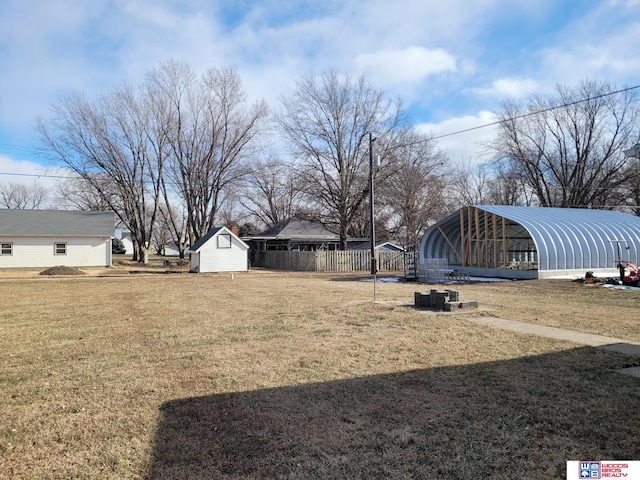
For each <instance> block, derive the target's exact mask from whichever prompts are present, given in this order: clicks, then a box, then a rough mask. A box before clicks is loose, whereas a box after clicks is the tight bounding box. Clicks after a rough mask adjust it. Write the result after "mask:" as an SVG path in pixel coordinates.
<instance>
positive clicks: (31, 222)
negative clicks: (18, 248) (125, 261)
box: [0, 209, 115, 237]
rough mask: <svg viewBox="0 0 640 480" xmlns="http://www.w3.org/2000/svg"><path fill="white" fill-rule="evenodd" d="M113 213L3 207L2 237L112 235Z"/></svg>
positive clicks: (0, 223)
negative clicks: (7, 208) (8, 208)
mask: <svg viewBox="0 0 640 480" xmlns="http://www.w3.org/2000/svg"><path fill="white" fill-rule="evenodd" d="M114 233H115V217H114V214H113V212H81V211H75V210H2V209H0V235H2V236H30V237H31V236H38V237H40V236H49V237H51V236H55V237H61V236H65V237H113V236H114Z"/></svg>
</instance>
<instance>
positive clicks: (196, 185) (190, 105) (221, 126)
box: [147, 61, 267, 244]
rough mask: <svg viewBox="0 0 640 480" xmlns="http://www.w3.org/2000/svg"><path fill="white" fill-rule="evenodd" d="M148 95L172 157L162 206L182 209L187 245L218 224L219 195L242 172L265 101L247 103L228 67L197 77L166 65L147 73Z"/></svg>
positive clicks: (172, 64)
mask: <svg viewBox="0 0 640 480" xmlns="http://www.w3.org/2000/svg"><path fill="white" fill-rule="evenodd" d="M147 88H148V92H149V97H150V98H152V99H153V101H154V103H155V104H156V105H157V108H156V110H157V111H162V112H163V114H162V115H163V135H164V139H165V140H166V142H167V143H168V146H169V148H170V152H171V157H170V162H169V164H168V165H167V167H168V168H167V171H166V176H165V177H164V178H163V183H162V189H163V193H164V198H165V202H166V203H167V204H171V203H173V202H174V200H175V198H173V197H175V196H177V197H179V198H180V199H181V201H182V202H183V203H184V205H185V210H186V217H187V234H188V236H189V239H190V242H191V244H193V243H194V242H195V241H196V240H198V239H199V238H200V237H201V236H203V235H204V234H206V233H207V231H209V230H210V229H211V228H212V227H213V226H214V225H215V222H216V220H217V218H216V215H217V213H218V209H219V208H220V202H221V200H222V197H221V195H222V193H223V191H224V190H225V189H227V188H229V187H230V186H231V185H232V184H234V182H237V181H238V180H239V179H240V178H241V177H242V176H243V175H244V174H245V173H246V165H245V160H246V159H247V158H250V157H251V156H252V155H253V153H254V148H255V146H256V142H255V140H256V137H257V136H258V135H259V134H260V133H262V132H263V131H264V128H265V125H266V124H265V120H266V118H267V107H266V104H265V103H264V102H257V103H255V104H253V105H248V102H247V98H246V95H245V93H244V91H243V89H242V84H241V81H240V77H239V76H238V75H237V74H236V73H235V72H234V71H233V70H231V69H210V70H208V71H207V72H206V73H205V74H204V75H202V76H201V77H197V76H196V75H195V74H194V73H193V71H192V70H191V69H190V68H189V67H188V66H187V65H185V64H183V63H179V62H175V61H170V62H167V63H165V64H163V65H162V66H161V67H160V68H158V69H156V70H154V71H153V72H151V73H150V74H149V75H148V78H147Z"/></svg>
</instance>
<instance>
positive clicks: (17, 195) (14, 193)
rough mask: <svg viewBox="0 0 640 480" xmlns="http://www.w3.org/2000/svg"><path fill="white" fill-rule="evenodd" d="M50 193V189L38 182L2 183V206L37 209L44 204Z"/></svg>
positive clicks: (0, 187) (0, 185)
mask: <svg viewBox="0 0 640 480" xmlns="http://www.w3.org/2000/svg"><path fill="white" fill-rule="evenodd" d="M48 195H49V192H48V190H47V189H46V188H44V187H43V186H42V185H40V184H39V183H37V182H33V183H32V184H31V185H25V184H24V183H13V182H12V183H7V184H2V183H0V206H2V207H4V208H13V209H22V210H37V209H39V208H41V207H42V206H43V205H44V203H45V202H46V200H47V197H48Z"/></svg>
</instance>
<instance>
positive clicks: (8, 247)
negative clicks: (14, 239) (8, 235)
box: [0, 242, 13, 255]
mask: <svg viewBox="0 0 640 480" xmlns="http://www.w3.org/2000/svg"><path fill="white" fill-rule="evenodd" d="M0 255H13V243H8V242H7V243H3V244H2V245H0Z"/></svg>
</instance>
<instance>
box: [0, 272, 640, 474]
mask: <svg viewBox="0 0 640 480" xmlns="http://www.w3.org/2000/svg"><path fill="white" fill-rule="evenodd" d="M357 280H358V278H357V276H354V275H322V274H295V273H273V272H255V271H254V272H250V273H248V274H236V275H235V276H234V279H233V280H232V279H231V278H230V276H229V275H207V274H200V275H194V274H176V275H159V274H148V275H144V274H128V273H127V271H126V270H125V269H117V270H108V271H106V270H93V271H89V272H88V275H84V276H73V277H59V276H52V277H48V276H45V277H43V276H39V275H37V273H35V272H20V273H15V272H9V273H7V272H6V271H5V272H0V298H2V302H1V303H0V391H1V392H2V393H1V395H0V411H1V412H2V416H1V417H0V478H7V479H9V478H11V479H31V478H33V479H49V478H51V479H69V478H73V479H85V478H86V479H97V478H100V479H133V478H135V479H149V480H151V479H165V478H167V479H169V478H170V479H204V478H211V479H258V478H260V479H262V478H264V479H374V478H380V479H383V478H385V479H386V478H393V479H400V478H413V479H431V478H437V479H472V478H473V479H476V478H495V479H509V480H513V479H519V478H523V479H524V478H564V472H565V461H566V460H581V459H627V460H640V439H639V438H638V434H639V432H640V416H639V415H638V411H639V410H640V379H638V378H633V377H629V376H625V375H621V374H619V373H615V372H614V370H615V369H618V368H622V367H628V366H634V365H640V357H632V356H625V355H622V354H617V353H614V352H608V351H603V350H599V349H594V348H590V347H582V346H580V345H576V344H573V343H569V342H561V341H555V340H550V339H545V338H540V337H536V336H531V335H523V334H517V333H513V332H508V331H502V330H495V329H491V328H488V327H483V326H479V325H476V324H474V323H472V322H469V321H468V320H467V319H468V317H469V316H473V315H491V316H498V317H502V318H509V319H514V320H522V321H527V322H532V323H540V324H545V325H552V326H560V327H564V328H571V329H575V330H580V331H584V332H591V333H598V334H603V335H609V336H615V337H620V338H624V339H628V340H635V341H640V322H639V321H638V308H637V307H638V305H639V304H640V292H639V291H635V292H630V291H616V290H608V289H604V288H602V287H590V286H586V285H579V284H575V283H571V282H570V281H527V282H505V283H489V284H474V285H462V286H458V287H456V288H459V289H460V290H461V292H462V295H461V296H462V298H463V299H470V300H478V301H479V302H480V306H481V308H480V310H478V311H470V312H467V313H463V314H460V313H456V314H434V313H425V312H423V311H417V310H415V309H413V308H411V307H409V306H408V305H409V304H411V303H413V292H414V291H416V290H427V291H428V289H429V288H432V287H431V286H425V285H421V286H418V285H415V284H404V283H382V282H378V283H377V285H376V296H377V299H378V302H376V303H373V302H372V293H373V285H372V283H370V282H363V281H357Z"/></svg>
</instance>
